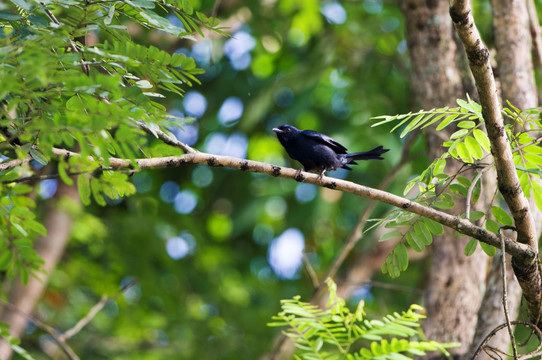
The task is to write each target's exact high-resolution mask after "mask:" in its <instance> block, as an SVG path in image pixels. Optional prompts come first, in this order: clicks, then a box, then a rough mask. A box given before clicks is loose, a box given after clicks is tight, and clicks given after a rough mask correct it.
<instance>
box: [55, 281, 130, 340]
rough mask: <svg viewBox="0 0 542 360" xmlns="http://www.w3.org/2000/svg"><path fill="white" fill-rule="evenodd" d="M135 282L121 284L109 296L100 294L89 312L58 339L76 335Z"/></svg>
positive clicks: (66, 338)
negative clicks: (99, 297)
mask: <svg viewBox="0 0 542 360" xmlns="http://www.w3.org/2000/svg"><path fill="white" fill-rule="evenodd" d="M136 283H137V281H136V280H132V281H130V282H129V283H128V284H126V285H125V286H123V287H122V288H121V289H120V290H119V291H117V293H116V294H115V295H113V296H111V297H109V296H106V295H102V297H101V299H100V301H98V302H97V303H96V304H95V305H94V306H93V307H92V308H90V310H89V312H88V313H87V314H86V315H85V316H84V317H83V318H82V319H81V320H79V321H78V322H77V324H75V326H74V327H72V328H71V329H69V330H67V331H65V332H64V333H63V334H62V335H60V339H62V340H64V341H65V340H68V339H70V338H71V337H73V336H74V335H76V334H77V333H78V332H79V331H81V330H82V329H83V328H84V327H85V326H87V325H88V324H89V323H90V322H91V321H92V319H94V317H95V316H96V315H97V314H98V313H99V312H100V311H101V310H102V309H103V308H104V307H105V306H106V305H107V304H108V303H109V302H110V301H111V300H114V299H116V298H117V297H118V296H119V295H120V294H122V293H124V292H125V291H126V290H128V289H129V288H131V287H132V286H134V285H135V284H136Z"/></svg>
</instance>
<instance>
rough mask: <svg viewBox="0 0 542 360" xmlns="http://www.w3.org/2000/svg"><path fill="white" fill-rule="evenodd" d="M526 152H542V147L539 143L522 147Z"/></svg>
mask: <svg viewBox="0 0 542 360" xmlns="http://www.w3.org/2000/svg"><path fill="white" fill-rule="evenodd" d="M522 150H523V151H525V152H528V153H533V154H542V147H541V146H539V145H529V146H526V147H524V148H523V149H522Z"/></svg>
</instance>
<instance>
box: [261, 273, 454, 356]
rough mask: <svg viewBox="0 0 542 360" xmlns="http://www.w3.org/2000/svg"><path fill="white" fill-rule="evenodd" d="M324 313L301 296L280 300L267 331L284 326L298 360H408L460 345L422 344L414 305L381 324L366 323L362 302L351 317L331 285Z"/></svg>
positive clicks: (419, 317) (420, 313)
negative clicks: (276, 313)
mask: <svg viewBox="0 0 542 360" xmlns="http://www.w3.org/2000/svg"><path fill="white" fill-rule="evenodd" d="M326 283H327V285H328V288H329V301H328V307H327V308H326V309H321V308H320V307H318V306H316V305H313V304H310V303H307V302H303V301H301V300H300V296H295V297H294V298H293V299H288V300H282V301H281V307H282V311H281V312H279V313H278V315H276V316H274V317H273V320H274V321H273V322H272V323H270V324H269V326H286V327H287V329H286V330H285V331H284V334H285V335H286V336H288V337H289V338H290V339H292V340H293V341H294V343H295V346H296V347H297V352H296V358H297V359H307V360H309V359H311V360H312V359H326V360H335V359H378V360H407V359H412V358H413V357H414V356H422V355H425V353H426V352H427V351H441V352H442V353H443V354H444V355H446V356H449V354H448V352H447V351H446V348H449V347H453V346H458V344H455V343H454V344H441V343H438V342H436V341H429V340H422V336H421V330H420V321H421V320H422V319H424V318H425V315H424V314H423V311H424V310H423V308H422V307H421V306H419V305H412V306H411V307H410V308H409V309H408V310H407V311H404V312H402V313H401V314H398V313H393V314H390V315H387V316H385V317H383V318H382V319H381V320H369V319H367V318H366V314H365V312H364V309H363V307H364V303H363V301H361V302H360V303H359V304H358V306H357V308H356V310H355V311H354V312H351V311H350V309H349V308H348V307H347V306H346V305H345V301H344V300H343V299H342V298H340V297H339V296H337V285H336V284H335V283H334V282H333V280H331V279H327V280H326Z"/></svg>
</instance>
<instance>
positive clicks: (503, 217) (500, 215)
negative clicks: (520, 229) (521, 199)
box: [491, 206, 514, 226]
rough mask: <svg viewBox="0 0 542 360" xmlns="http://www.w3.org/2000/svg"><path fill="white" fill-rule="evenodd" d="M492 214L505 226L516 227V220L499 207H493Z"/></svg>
mask: <svg viewBox="0 0 542 360" xmlns="http://www.w3.org/2000/svg"><path fill="white" fill-rule="evenodd" d="M491 213H492V214H493V216H495V219H497V221H498V222H500V223H501V224H503V225H505V226H514V219H512V217H511V216H510V215H509V214H508V213H507V212H506V211H504V210H503V208H501V207H499V206H492V207H491Z"/></svg>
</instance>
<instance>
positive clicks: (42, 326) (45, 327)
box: [0, 299, 79, 360]
mask: <svg viewBox="0 0 542 360" xmlns="http://www.w3.org/2000/svg"><path fill="white" fill-rule="evenodd" d="M0 303H1V304H2V306H4V307H6V308H8V309H9V310H10V311H14V312H16V313H18V314H20V315H22V316H24V317H25V318H27V319H29V320H30V321H32V322H33V323H34V324H36V326H37V327H39V328H40V329H42V330H44V331H45V332H47V333H48V334H49V335H50V336H51V337H52V338H53V340H54V341H55V342H56V343H57V344H58V346H60V348H61V349H62V351H64V353H65V354H66V356H67V357H68V358H69V359H70V360H79V356H77V354H76V353H75V351H73V349H72V348H71V347H70V346H69V345H68V344H67V343H66V341H65V340H64V339H63V338H62V337H61V336H60V335H58V333H57V331H56V330H55V329H54V328H53V327H51V326H49V325H47V324H45V323H44V322H43V321H41V320H40V319H38V318H37V317H35V316H32V315H29V314H27V313H25V312H23V311H21V310H19V308H17V307H16V306H15V305H13V304H10V303H8V302H7V301H5V300H3V299H0Z"/></svg>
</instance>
